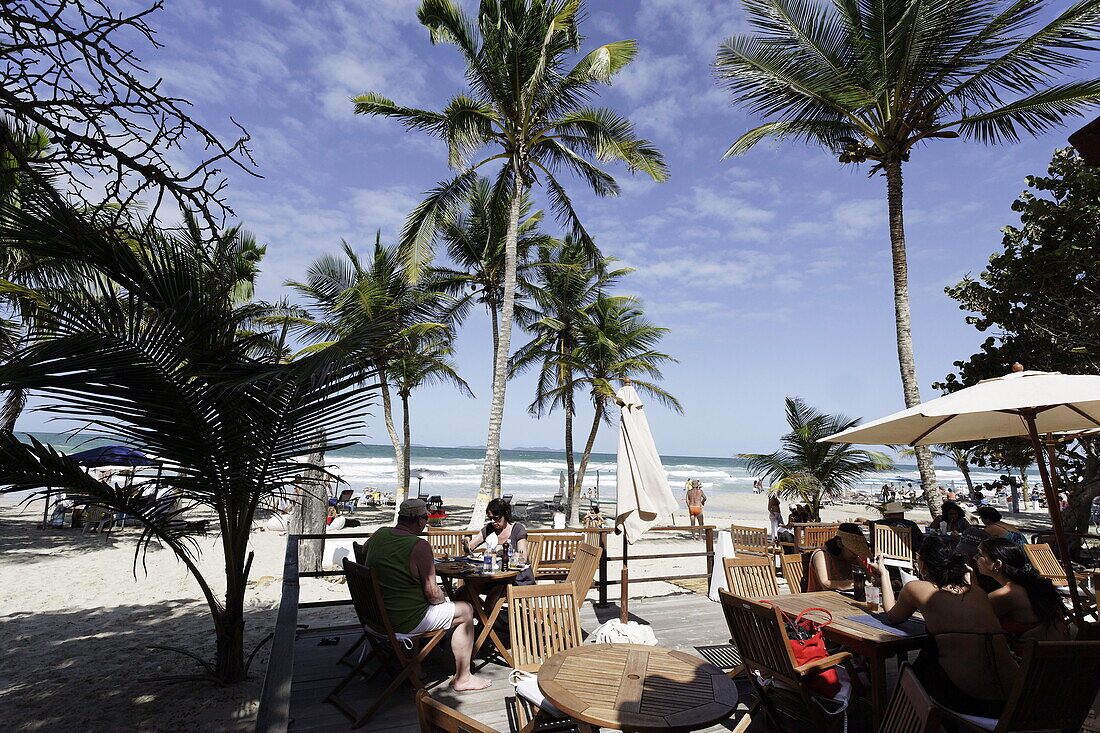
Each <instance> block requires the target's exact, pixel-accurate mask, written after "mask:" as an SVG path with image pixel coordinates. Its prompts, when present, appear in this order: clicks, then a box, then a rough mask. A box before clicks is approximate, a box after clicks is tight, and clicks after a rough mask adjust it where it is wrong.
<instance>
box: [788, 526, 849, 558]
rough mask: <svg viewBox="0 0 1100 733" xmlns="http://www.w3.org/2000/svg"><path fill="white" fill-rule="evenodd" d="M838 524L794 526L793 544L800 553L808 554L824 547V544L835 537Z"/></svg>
mask: <svg viewBox="0 0 1100 733" xmlns="http://www.w3.org/2000/svg"><path fill="white" fill-rule="evenodd" d="M838 529H840V525H839V524H820V523H813V524H795V525H794V544H795V547H797V548H798V550H799V551H800V552H810V551H813V550H817V549H820V548H822V547H824V546H825V543H826V542H828V541H829V540H831V539H832V538H833V537H836V531H837V530H838Z"/></svg>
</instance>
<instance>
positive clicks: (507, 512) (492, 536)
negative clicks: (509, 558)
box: [462, 499, 535, 585]
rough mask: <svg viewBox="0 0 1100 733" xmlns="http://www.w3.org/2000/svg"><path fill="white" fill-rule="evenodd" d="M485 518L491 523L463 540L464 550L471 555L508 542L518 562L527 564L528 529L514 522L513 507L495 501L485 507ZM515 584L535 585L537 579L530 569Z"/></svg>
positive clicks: (500, 500)
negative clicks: (481, 548) (479, 548)
mask: <svg viewBox="0 0 1100 733" xmlns="http://www.w3.org/2000/svg"><path fill="white" fill-rule="evenodd" d="M485 518H486V519H488V520H489V523H488V524H486V525H485V526H484V527H482V528H481V530H480V531H479V532H478V533H477V534H474V535H469V536H466V537H463V538H462V549H463V550H464V551H466V552H467V553H469V552H471V551H473V550H476V549H477V548H478V547H481V545H482V544H485V547H486V550H489V551H492V550H494V549H495V548H497V547H500V546H501V545H502V544H504V543H505V542H507V543H508V545H509V547H510V548H511V550H512V553H513V557H515V558H516V560H517V562H521V563H522V562H526V558H527V528H526V527H524V526H523V525H522V524H520V523H519V522H513V521H512V505H511V504H510V503H508V502H506V501H505V500H504V499H493V500H492V501H490V502H489V506H487V507H485ZM515 582H516V584H517V585H533V584H534V582H535V577H534V575H533V574H532V573H531V570H530V568H528V569H527V570H524V571H523V572H522V573H520V574H519V577H517V578H516V581H515Z"/></svg>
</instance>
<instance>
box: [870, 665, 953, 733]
mask: <svg viewBox="0 0 1100 733" xmlns="http://www.w3.org/2000/svg"><path fill="white" fill-rule="evenodd" d="M942 717H943V713H942V711H941V710H940V707H939V706H938V705H936V703H934V702H933V701H932V698H931V697H929V695H928V693H927V692H925V690H924V688H923V687H921V684H920V682H919V681H918V680H917V676H916V675H915V674H913V669H912V667H910V666H909V663H908V662H906V663H904V664H902V665H901V674H900V675H899V676H898V682H897V685H895V686H894V694H893V695H892V696H891V697H890V703H889V705H887V707H886V713H885V714H884V715H883V716H882V723H881V724H880V726H879V729H878V731H879V733H939V731H940V730H942V728H941V726H940V720H941V719H942Z"/></svg>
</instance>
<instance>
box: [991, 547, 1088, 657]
mask: <svg viewBox="0 0 1100 733" xmlns="http://www.w3.org/2000/svg"><path fill="white" fill-rule="evenodd" d="M974 560H975V561H976V562H977V564H978V570H979V572H981V574H982V575H985V576H988V577H990V578H992V579H993V580H996V581H997V582H998V583H1000V584H1001V587H1000V588H998V589H997V590H995V591H993V592H992V593H990V594H989V601H990V603H992V604H993V611H994V613H996V614H997V618H998V619H1000V621H1001V628H1003V629H1004V630H1005V632H1006V633H1007V634H1008V641H1009V644H1011V645H1012V647H1013V650H1014V651H1016V652H1017V653H1019V647H1020V645H1021V644H1022V642H1024V641H1025V640H1027V639H1037V640H1039V641H1068V640H1069V626H1068V625H1067V624H1066V607H1065V606H1064V605H1063V604H1062V598H1061V596H1059V595H1058V591H1057V590H1055V589H1054V584H1053V583H1051V582H1050V581H1049V580H1047V579H1046V578H1044V577H1042V576H1041V575H1039V573H1038V571H1037V570H1035V568H1033V567H1032V566H1031V563H1029V562H1028V561H1027V555H1025V554H1024V551H1023V550H1021V549H1020V548H1019V547H1017V546H1016V544H1015V543H1013V542H1012V541H1011V540H1009V539H1008V538H1005V537H997V538H994V539H988V540H986V541H985V542H983V543H981V544H980V545H979V546H978V554H977V555H975V556H974Z"/></svg>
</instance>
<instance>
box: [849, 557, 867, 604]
mask: <svg viewBox="0 0 1100 733" xmlns="http://www.w3.org/2000/svg"><path fill="white" fill-rule="evenodd" d="M852 593H853V594H854V595H855V598H856V600H857V601H860V602H861V603H863V602H866V601H867V573H865V572H863V564H862V563H859V564H857V565H856V566H855V567H854V568H852Z"/></svg>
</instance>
